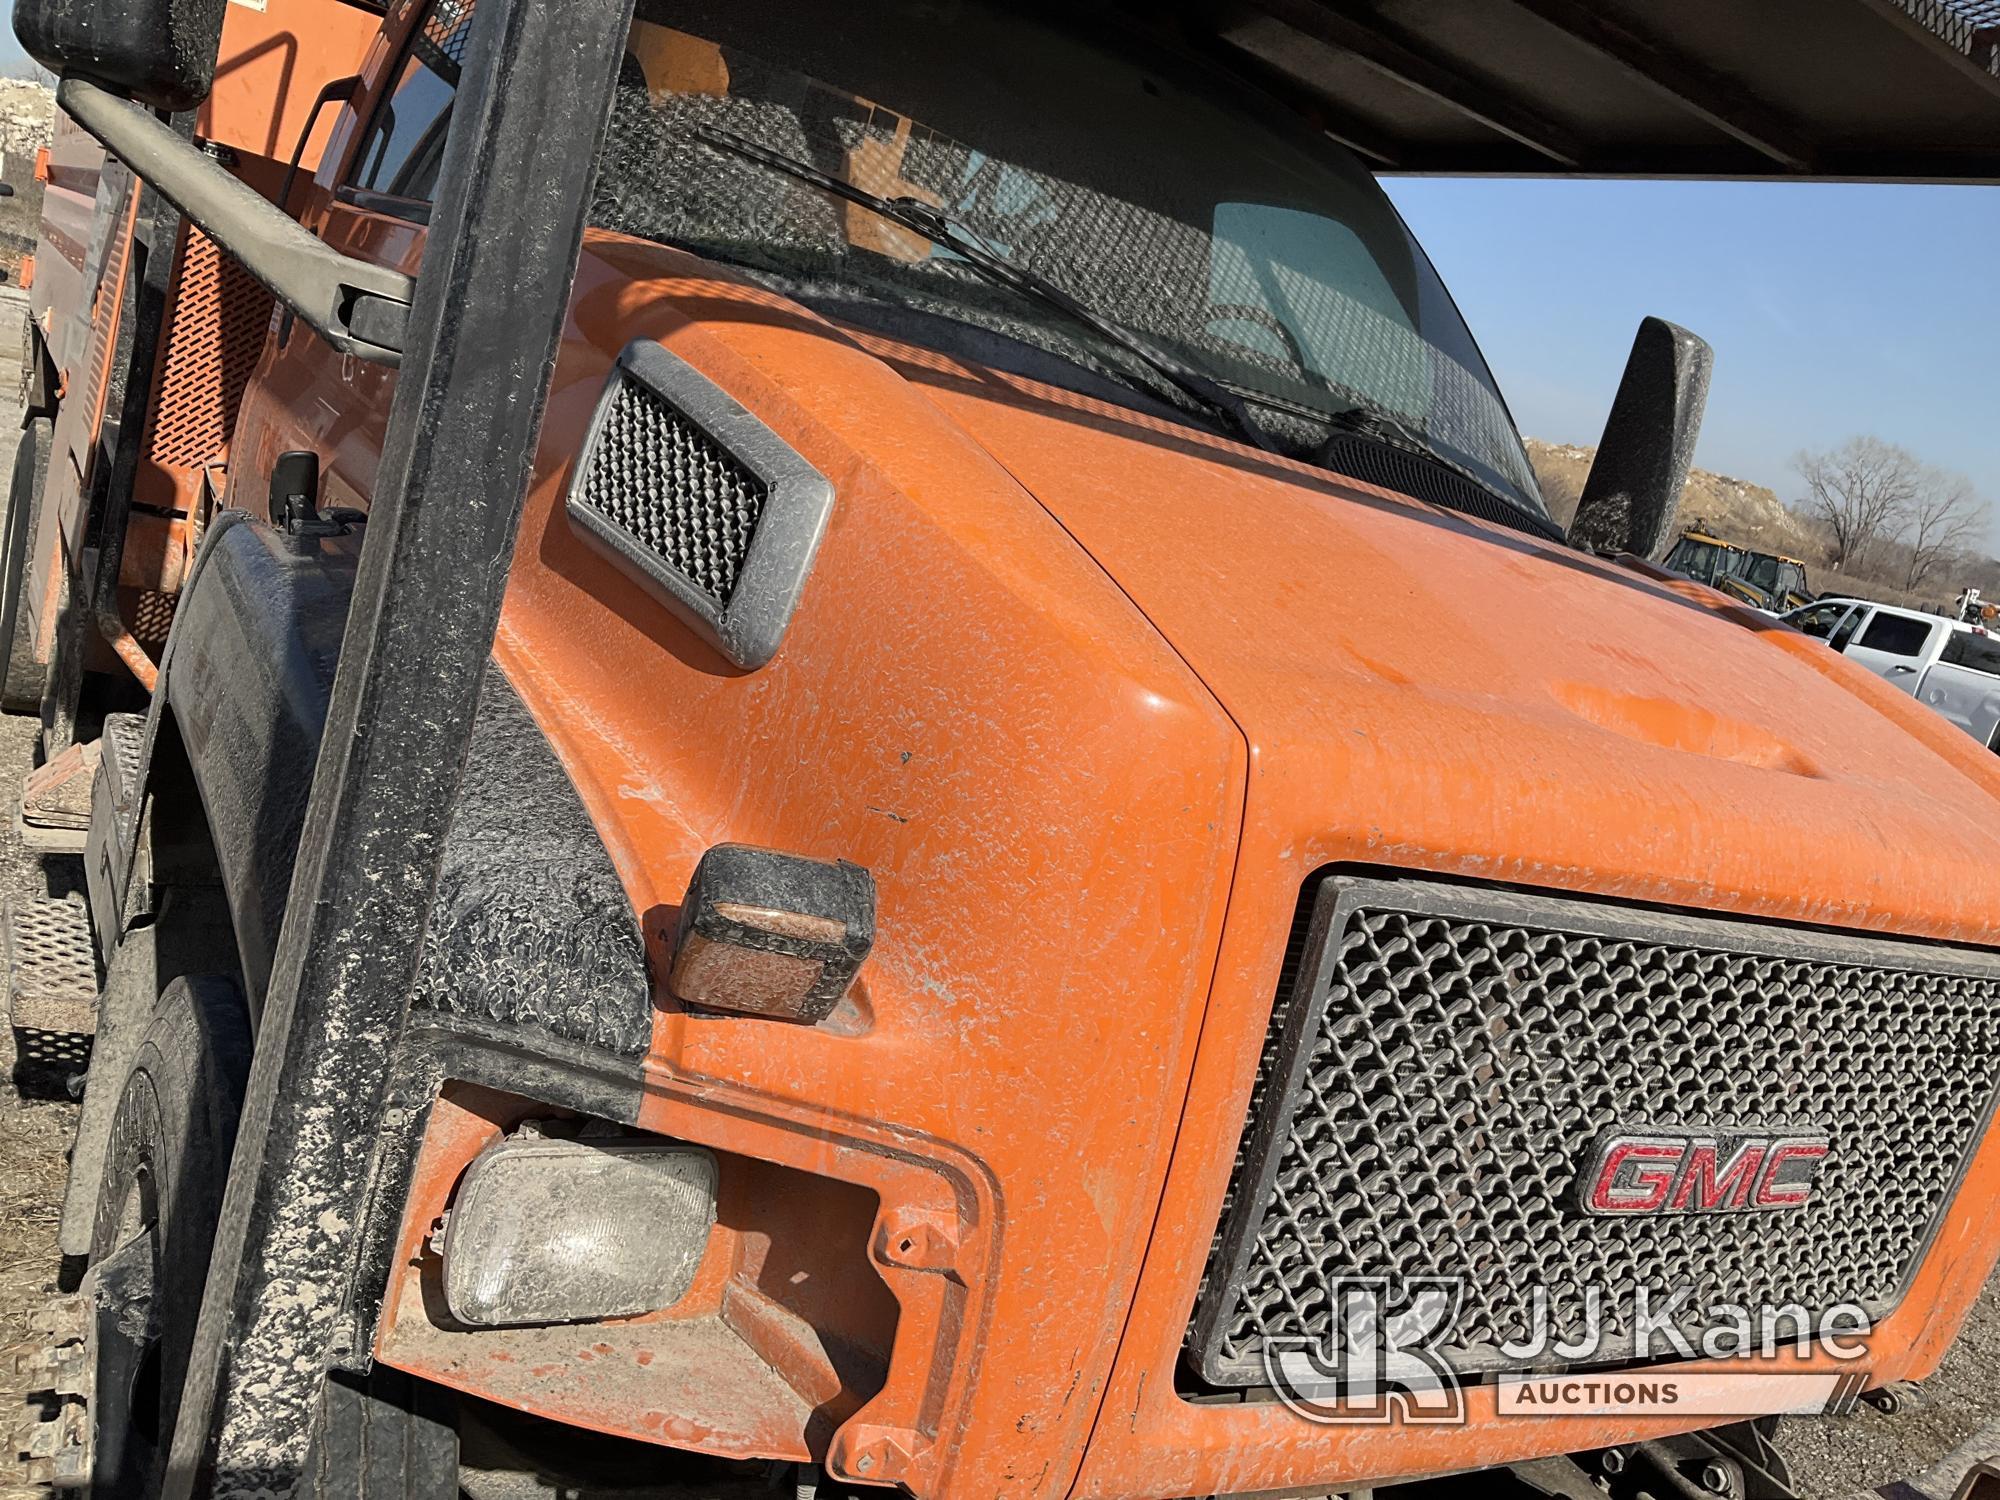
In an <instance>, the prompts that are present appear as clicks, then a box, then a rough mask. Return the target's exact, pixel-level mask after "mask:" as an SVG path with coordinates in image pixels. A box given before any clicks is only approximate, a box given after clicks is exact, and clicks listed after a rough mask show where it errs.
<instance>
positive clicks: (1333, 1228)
mask: <svg viewBox="0 0 2000 1500" xmlns="http://www.w3.org/2000/svg"><path fill="white" fill-rule="evenodd" d="M1374 889H1381V888H1380V887H1376V888H1374ZM1513 899H1514V901H1515V902H1516V903H1517V905H1515V906H1510V907H1508V908H1506V910H1507V911H1514V912H1518V911H1520V910H1523V909H1525V910H1527V911H1529V912H1531V913H1532V912H1533V911H1534V909H1535V905H1536V903H1534V902H1533V901H1532V900H1530V899H1529V898H1513ZM1310 900H1311V895H1310V893H1309V895H1308V901H1309V902H1310ZM1370 900H1371V896H1370V895H1369V894H1367V893H1364V894H1362V895H1357V896H1355V897H1353V898H1351V902H1350V905H1349V906H1348V907H1347V908H1345V915H1344V917H1343V918H1341V919H1340V920H1338V921H1336V922H1335V924H1334V926H1333V930H1332V931H1331V932H1330V934H1329V937H1328V943H1329V945H1330V953H1331V957H1330V959H1329V961H1328V963H1327V964H1326V966H1325V969H1324V971H1323V972H1324V974H1325V975H1326V979H1327V984H1326V989H1325V993H1326V994H1327V997H1328V998H1327V1003H1326V1007H1325V1010H1324V1013H1323V1014H1322V1015H1321V1016H1320V1018H1319V1019H1318V1021H1317V1022H1316V1023H1315V1024H1313V1025H1311V1026H1309V1027H1307V1028H1306V1029H1305V1031H1304V1034H1303V1035H1302V1036H1301V1037H1300V1038H1299V1043H1300V1045H1301V1046H1303V1048H1304V1049H1305V1050H1306V1052H1307V1059H1306V1063H1305V1066H1304V1068H1303V1071H1302V1073H1301V1074H1300V1078H1299V1082H1298V1084H1297V1086H1296V1088H1292V1086H1291V1085H1290V1083H1289V1080H1290V1078H1291V1070H1292V1066H1293V1061H1294V1058H1295V1056H1296V1053H1295V1052H1294V1051H1292V1050H1290V1048H1289V1046H1288V1044H1287V1042H1286V1036H1287V1032H1286V1027H1285V1020H1286V1017H1287V1015H1288V1014H1289V1012H1290V1010H1291V1008H1292V1007H1294V1006H1297V1005H1300V1004H1302V1003H1306V999H1305V997H1306V993H1307V992H1306V990H1305V989H1304V988H1303V987H1302V988H1300V989H1299V990H1298V991H1297V992H1296V993H1294V992H1292V991H1291V990H1287V991H1286V992H1284V993H1283V994H1281V996H1280V1001H1279V1006H1278V1010H1277V1013H1276V1014H1275V1016H1274V1019H1273V1024H1272V1030H1271V1033H1270V1041H1269V1043H1268V1044H1267V1049H1266V1053H1265V1057H1264V1061H1263V1066H1262V1067H1261V1068H1260V1072H1259V1080H1260V1085H1261V1087H1260V1091H1259V1097H1258V1099H1257V1100H1256V1101H1255V1103H1254V1104H1253V1115H1252V1120H1251V1125H1250V1128H1249V1130H1247V1131H1246V1133H1245V1137H1244V1147H1243V1150H1242V1152H1241V1153H1240V1154H1239V1157H1238V1161H1237V1166H1236V1170H1235V1174H1234V1176H1233V1178H1232V1182H1231V1188H1230V1192H1231V1201H1230V1204H1229V1206H1228V1208H1227V1209H1226V1210H1225V1220H1224V1228H1223V1233H1222V1235H1221V1236H1219V1238H1218V1243H1217V1250H1216V1252H1215V1254H1214V1255H1213V1256H1212V1258H1211V1263H1210V1266H1209V1273H1208V1278H1207V1280H1206V1282H1205V1284H1204V1287H1203V1290H1202V1294H1201V1299H1200V1301H1199V1302H1198V1304H1197V1327H1198V1328H1201V1329H1203V1330H1204V1332H1205V1337H1204V1338H1201V1339H1198V1340H1197V1341H1196V1342H1197V1345H1198V1347H1197V1348H1196V1350H1195V1353H1196V1354H1197V1356H1198V1358H1199V1360H1200V1363H1201V1365H1202V1368H1203V1373H1204V1374H1205V1375H1206V1376H1207V1377H1208V1378H1209V1379H1211V1380H1214V1381H1217V1382H1219V1383H1225V1384H1244V1383H1261V1382H1262V1381H1263V1380H1264V1379H1265V1376H1264V1374H1263V1364H1262V1350H1263V1344H1264V1340H1265V1339H1266V1338H1267V1337H1276V1336H1287V1335H1303V1336H1306V1337H1309V1338H1312V1339H1315V1340H1317V1339H1319V1338H1321V1337H1323V1336H1324V1335H1325V1333H1326V1331H1327V1327H1328V1321H1329V1309H1328V1305H1327V1297H1326V1287H1327V1284H1328V1282H1329V1280H1330V1279H1332V1278H1334V1277H1340V1276H1368V1275H1377V1276H1380V1275H1388V1276H1396V1277H1407V1276H1444V1277H1458V1278H1462V1279H1463V1283H1464V1302H1463V1306H1462V1309H1461V1312H1460V1316H1459V1319H1458V1323H1457V1331H1456V1335H1455V1337H1454V1338H1453V1339H1452V1340H1451V1346H1450V1348H1449V1349H1448V1350H1447V1351H1446V1353H1447V1357H1448V1358H1450V1359H1451V1360H1452V1361H1453V1362H1454V1363H1455V1364H1457V1365H1458V1366H1459V1367H1460V1368H1462V1369H1468V1370H1470V1369H1491V1368H1496V1367H1502V1366H1505V1365H1507V1364H1508V1363H1509V1361H1508V1359H1507V1358H1506V1356H1504V1355H1503V1354H1502V1353H1501V1352H1500V1350H1499V1348H1498V1345H1499V1344H1500V1343H1501V1342H1502V1341H1506V1340H1521V1339H1525V1338H1526V1337H1527V1335H1528V1334H1529V1332H1530V1301H1529V1296H1530V1288H1531V1287H1532V1286H1535V1285H1545V1286H1547V1287H1548V1289H1549V1294H1550V1301H1551V1308H1552V1317H1551V1326H1552V1328H1553V1330H1554V1332H1555V1333H1557V1334H1558V1335H1559V1336H1562V1337H1564V1338H1566V1339H1574V1338H1575V1337H1577V1336H1579V1335H1580V1334H1581V1333H1582V1332H1583V1331H1584V1316H1583V1314H1584V1308H1583V1303H1582V1300H1581V1295H1580V1292H1579V1288H1580V1287H1581V1286H1583V1285H1587V1284H1591V1283H1596V1284H1600V1285H1602V1286H1604V1287H1605V1288H1606V1289H1607V1290H1608V1291H1610V1290H1615V1291H1618V1292H1619V1295H1618V1296H1617V1297H1616V1298H1614V1299H1610V1300H1607V1301H1606V1302H1605V1303H1604V1305H1603V1316H1604V1324H1605V1330H1606V1334H1607V1338H1606V1340H1605V1343H1604V1344H1603V1346H1602V1348H1603V1351H1604V1352H1605V1353H1606V1354H1607V1355H1613V1356H1615V1355H1616V1354H1618V1353H1619V1352H1621V1349H1622V1350H1624V1351H1629V1350H1630V1349H1631V1347H1632V1327H1631V1322H1630V1312H1631V1305H1630V1301H1629V1297H1630V1293H1631V1290H1632V1289H1633V1288H1635V1287H1637V1286H1640V1285H1643V1286H1645V1287H1646V1288H1648V1290H1649V1292H1650V1293H1651V1294H1653V1295H1655V1296H1657V1295H1658V1294H1660V1293H1662V1292H1666V1291H1670V1290H1671V1289H1672V1288H1675V1287H1678V1286H1681V1285H1683V1284H1686V1285H1688V1286H1690V1288H1691V1295H1690V1296H1689V1298H1688V1305H1689V1306H1690V1307H1706V1306H1711V1305H1714V1304H1717V1303H1721V1302H1725V1301H1727V1302H1736V1303H1742V1304H1746V1305H1747V1304H1751V1303H1755V1302H1773V1303H1800V1304H1803V1305H1804V1306H1805V1307H1806V1308H1808V1309H1809V1310H1811V1311H1813V1312H1814V1313H1815V1314H1817V1313H1819V1312H1822V1311H1824V1310H1825V1309H1826V1308H1828V1307H1830V1306H1831V1305H1833V1304H1834V1303H1837V1302H1843V1301H1854V1302H1860V1303H1862V1304H1864V1305H1867V1306H1869V1307H1870V1309H1871V1311H1877V1312H1879V1311H1882V1310H1886V1308H1887V1307H1888V1306H1890V1305H1892V1304H1893V1303H1894V1302H1895V1301H1896V1299H1897V1298H1898V1297H1900V1295H1901V1293H1902V1288H1903V1286H1904V1284H1905V1282H1906V1280H1907V1278H1908V1276H1909V1274H1910V1273H1911V1272H1912V1271H1913V1270H1914V1267H1915V1263H1916V1260H1917V1258H1918V1257H1919V1255H1920V1254H1921V1252H1922V1249H1923V1247H1924V1245H1925V1244H1926V1243H1927V1240H1928V1237H1929V1233H1930V1230H1931V1226H1932V1225H1933V1224H1934V1222H1935V1221H1936V1219H1937V1217H1938V1215H1939V1213H1940V1212H1941V1210H1942V1209H1943V1207H1944V1205H1945V1203H1946V1201H1947V1199H1948V1197H1949V1195H1950V1193H1951V1191H1952V1188H1953V1186H1954V1184H1955V1182H1956V1180H1957V1177H1958V1173H1959V1171H1960V1168H1961V1164H1962V1163H1963V1162H1964V1160H1965V1158H1966V1156H1967V1154H1968V1152H1969V1151H1970V1150H1971V1148H1972V1146H1973V1145H1974V1144H1975V1143H1976V1141H1977V1140H1978V1139H1979V1136H1980V1133H1981V1129H1982V1127H1983V1125H1984V1123H1985V1121H1986V1119H1987V1116H1988V1114H1989V1112H1990V1108H1991V1101H1992V1097H1993V1091H1994V1079H1995V1077H1996V1075H2000V1025H1996V1021H2000V977H1984V978H1982V977H1968V976H1967V975H1964V974H1955V973H1936V972H1926V971H1925V970H1924V969H1923V968H1922V967H1920V965H1922V964H1923V963H1924V961H1925V958H1926V952H1927V950H1925V949H1924V948H1923V947H1921V946H1918V945H1914V944H1912V945H1888V944H1877V945H1869V948H1868V951H1870V952H1876V951H1882V950H1888V949H1893V948H1905V949H1906V951H1907V959H1904V958H1902V957H1901V956H1899V955H1896V954H1894V953H1893V952H1891V954H1890V956H1888V957H1886V958H1885V959H1884V960H1883V961H1881V962H1880V963H1876V962H1873V961H1869V962H1855V961H1843V960H1842V959H1840V958H1838V957H1835V958H1830V959H1824V960H1823V959H1819V958H1815V957H1811V956H1796V957H1773V956H1770V955H1768V954H1764V953H1746V952H1736V951H1731V950H1730V949H1729V948H1728V947H1727V946H1725V945H1724V944H1725V942H1726V935H1727V934H1729V933H1731V932H1733V931H1740V930H1741V929H1740V928H1732V927H1729V926H1724V925H1722V924H1714V923H1699V922H1685V921H1683V922H1680V923H1679V924H1678V926H1676V927H1673V928H1670V929H1668V931H1669V933H1670V934H1671V935H1670V936H1667V937H1665V938H1663V939H1662V940H1659V941H1654V940H1650V939H1641V938H1634V937H1631V936H1618V935H1611V934H1610V933H1600V932H1592V931H1589V930H1585V929H1584V928H1583V926H1582V925H1581V924H1570V923H1568V922H1566V921H1564V920H1560V919H1557V920H1550V921H1548V922H1547V923H1546V924H1545V923H1543V922H1540V921H1536V920H1502V919H1500V918H1498V917H1494V918H1487V917H1480V918H1477V919H1473V918H1467V917H1465V916H1463V915H1458V914H1452V913H1449V912H1440V913H1439V914H1435V915H1432V914H1427V913H1425V912H1424V911H1422V910H1410V909H1400V908H1401V905H1402V903H1401V902H1400V901H1390V900H1385V901H1383V902H1381V903H1380V904H1369V903H1370ZM1409 904H1410V905H1411V906H1420V905H1421V904H1422V898H1420V897H1417V898H1411V899H1410V902H1409ZM1548 906H1549V907H1550V909H1551V911H1552V913H1562V914H1573V913H1574V912H1575V910H1576V909H1575V908H1574V907H1572V906H1570V905H1568V904H1567V903H1562V904H1557V903H1548ZM1308 910H1310V906H1308ZM1704 928H1707V929H1710V930H1712V931H1714V932H1716V933H1717V934H1719V935H1723V936H1722V937H1721V940H1719V941H1718V942H1717V943H1716V944H1715V945H1714V946H1710V945H1708V944H1707V943H1705V942H1703V941H1701V940H1700V937H1699V934H1700V932H1701V930H1702V929H1704ZM1617 930H1618V929H1616V928H1613V929H1612V931H1613V932H1616V931H1617ZM1691 937H1692V940H1690V938H1691ZM1739 940H1740V939H1739ZM1302 957H1303V963H1302V965H1301V966H1300V970H1299V972H1301V973H1302V974H1303V975H1304V976H1306V977H1305V979H1304V980H1303V981H1302V985H1304V984H1310V982H1311V978H1312V975H1313V974H1314V972H1315V968H1316V960H1317V957H1318V954H1317V951H1316V950H1315V951H1308V952H1306V953H1304V954H1303V955H1302ZM1288 967H1289V966H1288ZM1780 1122H1782V1123H1786V1124H1791V1125H1795V1126H1800V1127H1809V1128H1814V1129H1817V1130H1822V1131H1825V1132H1826V1133H1827V1134H1828V1135H1829V1136H1830V1137H1831V1140H1832V1146H1831V1150H1830V1153H1829V1155H1828V1157H1827V1159H1826V1161H1825V1163H1824V1165H1823V1167H1822V1169H1821V1172H1820V1175H1819V1179H1818V1183H1817V1186H1816V1189H1815V1192H1814V1195H1813V1198H1812V1201H1811V1202H1810V1203H1808V1204H1807V1205H1806V1206H1804V1207H1802V1208H1798V1209H1791V1210H1785V1211H1781V1212H1772V1213H1737V1214H1730V1213H1712V1214H1695V1215H1685V1214H1684V1215H1672V1216H1633V1217H1618V1218H1606V1217H1590V1216H1586V1215H1583V1214H1581V1213H1580V1212H1578V1211H1577V1210H1576V1209H1575V1208H1574V1207H1572V1206H1571V1194H1572V1192H1573V1190H1574V1188H1575V1180H1576V1177H1577V1175H1578V1172H1579V1171H1580V1169H1581V1166H1582V1162H1583V1158H1584V1156H1585V1154H1586V1151H1587V1148H1588V1146H1589V1145H1590V1143H1591V1142H1592V1141H1593V1140H1594V1139H1595V1138H1596V1137H1598V1136H1599V1135H1600V1134H1601V1133H1603V1132H1605V1131H1608V1130H1612V1129H1625V1130H1629V1129H1632V1128H1634V1127H1637V1126H1676V1125H1679V1126H1687V1127H1694V1128H1701V1129H1708V1128H1712V1127H1727V1126H1738V1127H1749V1128H1754V1127H1758V1126H1761V1125H1765V1124H1777V1123H1780ZM1260 1127H1261V1128H1260ZM1232 1246H1240V1247H1241V1254H1240V1259H1239V1258H1237V1257H1236V1256H1233V1255H1232V1254H1231V1250H1232ZM1204 1320H1205V1321H1204ZM1682 1326H1684V1327H1686V1328H1688V1329H1689V1330H1690V1331H1691V1332H1698V1331H1699V1328H1700V1327H1701V1326H1702V1325H1701V1324H1700V1323H1699V1322H1698V1321H1696V1322H1690V1323H1684V1324H1683V1325H1682ZM1654 1352H1655V1353H1656V1354H1657V1353H1659V1352H1662V1351H1661V1350H1660V1349H1659V1347H1658V1346H1657V1345H1656V1346H1655V1350H1654Z"/></svg>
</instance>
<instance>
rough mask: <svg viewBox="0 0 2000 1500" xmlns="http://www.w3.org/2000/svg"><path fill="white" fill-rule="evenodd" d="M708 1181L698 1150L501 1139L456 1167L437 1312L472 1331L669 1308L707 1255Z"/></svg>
mask: <svg viewBox="0 0 2000 1500" xmlns="http://www.w3.org/2000/svg"><path fill="white" fill-rule="evenodd" d="M715 1183H716V1168H715V1158H714V1157H713V1156H711V1155H710V1154H709V1153H708V1152H707V1151H704V1150H702V1149H701V1148H700V1147H698V1146H682V1145H671V1144H668V1143H666V1142H644V1141H631V1140H622V1139H615V1138H611V1139H605V1140H602V1141H598V1140H570V1141H559V1140H551V1139H549V1138H547V1137H545V1136H540V1135H533V1134H525V1133H524V1134H520V1135H515V1136H510V1137H509V1138H507V1139H506V1140H503V1141H499V1142H497V1143H496V1144H494V1145H492V1146H489V1147H488V1148H487V1149H486V1150H485V1151H484V1152H482V1153H481V1154H480V1155H479V1156H478V1157H477V1158H476V1159H475V1160H474V1161H473V1163H472V1165H471V1166H470V1167H468V1168H467V1169H466V1172H465V1180H464V1182H462V1183H461V1184H460V1185H459V1190H458V1198H457V1201H456V1202H455V1203H454V1204H453V1206H452V1209H451V1213H450V1216H449V1217H448V1218H447V1219H446V1221H445V1230H444V1252H443V1254H444V1295H445V1304H446V1305H447V1306H448V1307H449V1308H450V1309H451V1314H452V1316H453V1317H454V1318H456V1319H458V1320H459V1321H460V1322H461V1323H470V1324H474V1325H477V1326H481V1327H496V1326H500V1325H505V1324H516V1323H578V1322H585V1321H590V1320H595V1319H599V1318H617V1317H629V1316H631V1315H632V1314H634V1313H643V1312H652V1311H654V1310H656V1309H658V1308H663V1307H671V1306H672V1305H673V1304H674V1303H676V1302H678V1301H680V1299H681V1298H682V1297H683V1296H685V1295H686V1293H687V1289H688V1287H689V1286H690V1285H691V1284H692V1283H693V1281H694V1273H695V1268H696V1267H697V1266H699V1265H700V1264H701V1258H702V1254H703V1252H704V1251H705V1250H706V1249H707V1247H708V1235H709V1230H710V1229H711V1228H712V1227H713V1225H714V1223H715Z"/></svg>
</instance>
